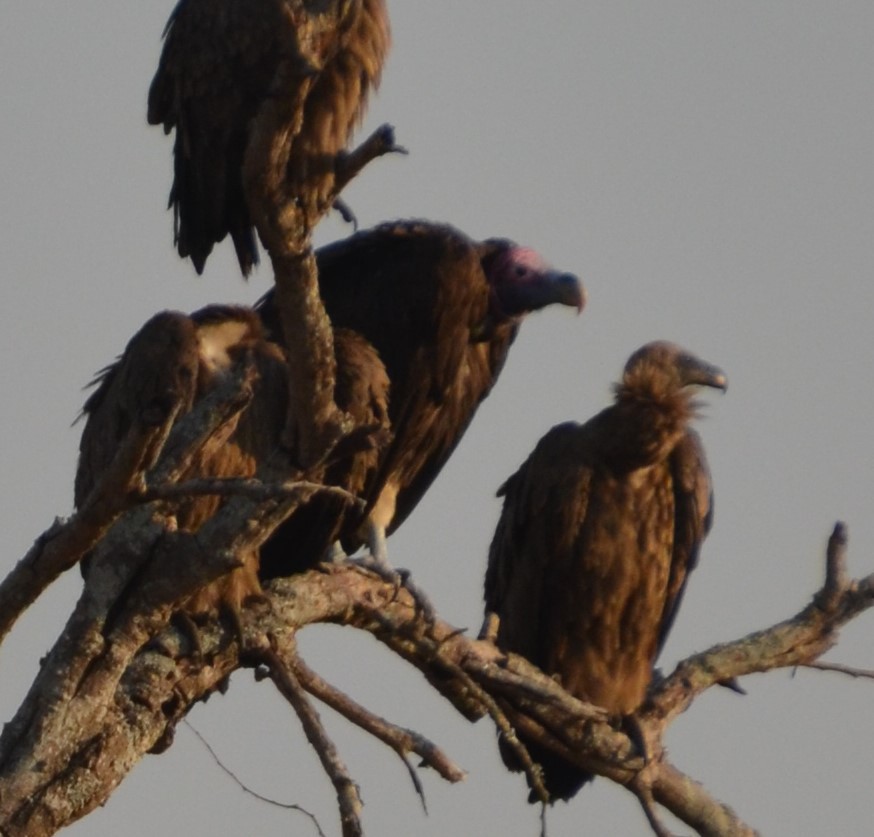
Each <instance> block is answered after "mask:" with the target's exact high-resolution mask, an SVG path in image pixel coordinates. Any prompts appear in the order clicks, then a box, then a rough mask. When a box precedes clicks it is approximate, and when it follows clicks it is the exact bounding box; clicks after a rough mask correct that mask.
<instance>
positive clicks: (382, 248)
mask: <svg viewBox="0 0 874 837" xmlns="http://www.w3.org/2000/svg"><path fill="white" fill-rule="evenodd" d="M316 258H317V262H318V273H319V288H320V292H321V296H322V300H323V302H324V304H325V309H326V311H327V313H328V316H329V318H330V319H331V322H332V323H333V324H334V327H335V328H346V329H350V330H352V331H354V332H355V333H356V334H359V335H360V336H361V337H362V338H363V339H364V340H366V341H367V342H368V343H370V344H371V345H372V346H373V347H374V348H375V350H376V351H377V352H378V353H379V357H380V358H381V360H382V362H383V364H384V365H385V370H386V372H387V374H388V379H389V410H388V411H389V420H390V425H391V433H392V437H391V442H390V443H389V444H388V445H387V446H386V447H385V448H383V449H381V450H380V452H379V457H378V463H377V465H376V467H375V468H374V469H372V470H371V471H370V472H369V473H368V475H367V477H366V479H365V480H364V485H363V489H362V496H363V498H364V499H365V500H366V502H367V517H366V520H365V521H363V525H362V524H361V523H359V525H356V526H351V525H349V526H346V527H344V529H343V530H342V532H341V533H340V534H341V541H342V543H343V546H344V547H345V548H346V550H347V551H351V550H354V549H356V548H358V546H360V545H362V544H363V543H367V544H368V545H369V546H370V547H371V552H372V554H373V556H374V558H375V559H377V561H378V562H379V563H381V564H382V565H383V566H387V562H386V560H385V559H386V553H385V535H386V534H391V532H393V531H394V530H395V529H397V527H398V526H400V524H401V523H403V521H404V520H405V519H406V518H407V516H408V515H409V514H410V512H412V510H413V509H414V508H415V506H416V504H417V503H418V502H419V500H420V499H421V498H422V496H423V495H424V493H425V492H426V491H427V489H428V487H429V486H430V485H431V483H432V481H433V480H434V478H435V477H436V476H437V474H438V473H439V471H440V469H441V468H442V467H443V465H444V464H445V463H446V461H447V459H448V458H449V456H450V455H451V454H452V451H453V450H454V449H455V446H456V445H457V444H458V442H459V440H460V439H461V437H462V435H463V434H464V431H465V430H466V429H467V426H468V424H469V423H470V421H471V419H472V418H473V415H474V413H475V412H476V410H477V407H478V406H479V404H480V402H481V401H482V400H483V399H484V398H485V397H486V396H487V395H488V394H489V392H490V391H491V389H492V387H493V386H494V384H495V381H496V380H497V377H498V375H499V374H500V371H501V369H502V367H503V365H504V361H505V360H506V357H507V352H508V351H509V349H510V345H511V343H512V342H513V339H514V338H515V336H516V333H517V331H518V328H519V325H520V323H521V322H522V320H523V319H524V317H525V315H526V314H528V313H529V312H531V311H536V310H538V309H540V308H543V307H545V306H547V305H551V304H552V303H561V304H563V305H569V306H573V307H575V308H577V309H578V310H581V309H582V307H583V305H584V302H585V293H584V290H583V286H582V284H581V283H580V281H579V279H577V277H576V276H573V275H572V274H569V273H561V272H559V271H556V270H553V269H551V268H550V267H549V266H548V265H547V264H546V263H545V262H544V260H543V259H542V257H541V256H539V255H538V254H537V253H535V252H534V251H533V250H531V249H529V248H526V247H520V246H519V245H516V244H514V243H513V242H511V241H507V240H505V239H489V240H487V241H483V242H477V241H473V240H471V239H470V238H468V237H467V236H466V235H464V234H463V233H461V232H459V231H458V230H456V229H454V228H452V227H450V226H448V225H443V224H433V223H426V222H422V221H408V222H396V223H389V224H384V225H382V226H378V227H375V228H374V229H372V230H367V231H363V232H360V233H357V234H355V235H353V236H351V237H349V238H348V239H345V240H343V241H339V242H337V243H335V244H331V245H328V246H326V247H323V248H321V249H320V250H319V251H318V252H317V254H316ZM257 307H258V310H259V311H260V313H261V316H262V317H263V318H264V321H265V323H266V324H267V326H268V328H269V329H270V332H271V334H272V335H273V336H274V337H275V339H281V337H280V334H281V330H280V326H279V321H278V313H277V310H276V307H275V303H274V297H273V294H272V292H271V293H270V294H268V295H267V296H265V297H264V298H263V299H262V300H261V302H260V303H259V305H258V306H257ZM272 548H273V549H274V550H275V553H274V555H275V560H276V561H278V562H279V564H280V565H281V563H282V559H281V555H282V551H283V548H284V547H283V544H282V541H281V538H278V539H274V543H273V544H272ZM279 574H282V573H279Z"/></svg>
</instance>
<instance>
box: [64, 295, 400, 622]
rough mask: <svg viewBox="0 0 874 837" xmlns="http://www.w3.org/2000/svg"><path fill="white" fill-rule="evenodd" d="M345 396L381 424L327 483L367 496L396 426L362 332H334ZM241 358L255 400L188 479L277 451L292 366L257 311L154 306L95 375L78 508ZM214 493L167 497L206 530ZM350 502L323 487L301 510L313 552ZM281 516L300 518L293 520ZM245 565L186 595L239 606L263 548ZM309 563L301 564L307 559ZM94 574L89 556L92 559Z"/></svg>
mask: <svg viewBox="0 0 874 837" xmlns="http://www.w3.org/2000/svg"><path fill="white" fill-rule="evenodd" d="M334 345H335V351H336V354H337V363H338V372H337V389H336V397H337V400H338V402H339V405H340V407H341V408H342V409H344V410H346V411H347V412H349V413H350V414H351V415H352V417H353V418H354V419H355V421H356V422H357V423H358V424H359V425H363V426H365V427H370V428H373V430H374V431H375V432H374V434H373V436H372V438H373V439H374V445H373V446H372V447H370V448H361V447H359V448H356V449H355V450H354V451H352V452H350V453H349V454H348V455H347V456H346V457H345V458H343V459H342V460H335V461H334V462H333V464H332V465H330V466H329V468H328V471H327V474H326V481H327V482H331V483H334V484H337V485H341V486H342V487H344V488H346V489H347V490H349V491H350V492H352V493H359V492H360V490H361V487H362V485H363V475H364V474H367V473H368V472H369V471H370V470H372V468H373V467H374V465H375V461H376V449H377V448H376V445H377V444H378V442H379V441H380V440H381V439H382V438H383V437H384V436H385V434H386V433H387V422H388V418H387V403H386V399H387V397H388V379H387V378H386V375H385V370H384V369H383V367H382V364H381V363H380V361H379V357H378V356H377V355H376V352H375V351H374V350H373V348H372V347H371V346H369V345H368V344H367V343H366V342H365V341H364V340H362V339H361V337H360V336H359V335H357V334H355V333H353V332H350V331H348V330H344V329H337V330H335V334H334ZM238 361H245V362H248V363H251V364H252V365H253V367H254V372H255V375H254V381H253V387H252V389H253V391H252V396H251V399H250V401H249V403H248V404H247V406H246V407H245V408H244V409H243V410H242V411H241V412H240V413H239V414H238V415H237V416H236V417H235V418H234V419H233V420H232V421H231V422H230V423H229V424H228V425H227V426H225V427H223V428H222V430H221V431H219V432H218V433H216V434H215V435H214V437H213V438H211V439H210V440H209V441H208V442H207V443H206V444H205V445H204V446H203V447H202V448H201V449H199V450H198V451H197V453H196V455H195V456H194V458H193V459H192V461H191V462H190V464H189V465H188V466H187V468H186V471H185V472H184V473H183V474H181V476H180V479H181V480H190V479H197V478H207V479H208V478H233V477H252V476H254V475H255V473H256V471H257V470H258V468H259V466H260V465H262V464H263V463H265V462H266V461H267V460H268V459H269V458H270V456H271V455H272V454H273V453H274V452H275V451H276V450H277V449H278V447H279V440H280V434H281V431H282V428H283V425H284V421H285V415H286V402H287V398H288V388H287V387H288V384H287V381H288V374H287V368H286V357H285V354H284V352H283V351H282V349H281V348H280V347H279V346H278V345H277V344H276V343H272V342H270V341H269V340H267V339H266V338H265V334H264V328H263V326H262V324H261V320H260V318H259V317H258V316H257V314H255V312H253V311H252V309H249V308H242V307H231V306H220V305H213V306H209V307H207V308H205V309H203V310H201V311H198V312H196V313H194V314H192V315H190V316H188V315H185V314H181V313H178V312H163V313H161V314H157V315H156V316H155V317H153V318H152V319H151V320H149V322H148V323H146V325H145V326H143V328H142V329H141V330H140V331H139V332H138V333H137V334H136V335H135V336H134V337H133V339H132V340H131V341H130V342H129V344H128V346H127V348H126V349H125V351H124V353H123V354H122V356H121V357H120V358H119V360H118V361H117V362H116V363H114V364H112V365H111V366H108V367H107V368H106V369H104V370H103V371H102V372H101V373H100V374H99V375H98V377H97V380H96V381H95V383H96V384H97V388H96V390H95V391H94V392H93V393H92V395H91V396H90V397H89V399H88V400H87V402H86V403H85V406H84V409H83V413H84V415H85V417H86V419H87V421H86V424H85V428H84V430H83V432H82V439H81V442H80V447H79V466H78V470H77V473H76V484H75V502H76V506H77V508H81V507H82V505H83V504H84V502H85V500H86V499H87V498H88V496H89V494H90V492H91V491H92V490H93V489H94V488H95V486H96V485H97V484H98V483H99V481H100V479H101V477H102V476H103V475H104V474H105V473H106V471H107V469H108V468H109V467H110V465H111V464H112V462H113V459H114V457H115V456H116V454H117V452H118V450H119V449H120V447H121V445H122V444H123V442H124V441H125V438H126V436H127V434H128V433H129V432H131V430H132V429H134V428H135V427H136V426H137V425H140V426H142V425H149V424H159V423H161V422H163V421H165V420H167V419H168V417H169V419H170V420H171V421H172V420H174V415H175V416H179V415H181V414H184V413H186V412H188V411H189V410H190V409H191V408H192V406H193V405H194V404H195V403H196V402H197V400H198V399H200V398H202V397H204V396H205V395H206V394H207V393H208V392H210V391H211V390H212V389H213V388H214V387H215V386H216V385H217V384H218V383H219V382H220V380H221V378H222V376H224V375H226V374H227V373H228V370H229V369H230V368H231V366H232V364H234V363H236V362H238ZM221 503H222V500H221V498H220V497H217V496H215V495H206V496H192V497H190V498H188V499H184V500H177V501H173V502H172V503H171V502H169V501H167V502H165V503H164V506H165V509H166V511H167V512H168V513H171V514H173V516H174V517H175V518H176V523H177V525H178V527H179V528H180V529H182V530H186V531H191V532H193V531H197V529H198V528H199V527H200V526H202V525H203V524H204V523H205V522H206V521H207V520H208V519H209V518H210V517H211V516H212V515H213V514H215V512H216V510H217V509H218V508H219V506H220V505H221ZM348 508H349V506H348V504H344V503H343V501H342V500H338V499H337V498H335V497H330V496H326V495H318V494H317V495H315V496H314V497H313V498H312V499H311V500H309V501H308V502H307V503H305V504H303V505H302V506H300V507H299V508H298V509H297V510H296V511H295V512H294V514H293V515H292V518H291V519H292V520H295V519H296V516H297V515H300V516H301V519H302V520H304V521H306V524H302V523H301V522H300V521H298V522H296V523H295V524H293V525H294V526H295V527H296V529H295V530H294V531H298V532H303V533H305V535H306V540H305V541H303V543H302V546H303V547H304V548H306V551H307V554H313V555H315V556H317V557H318V556H319V555H320V554H321V553H322V552H324V551H325V550H326V549H327V548H328V547H329V546H330V545H331V543H332V542H333V541H334V540H335V539H336V538H337V537H338V534H339V527H340V525H341V524H342V522H343V520H344V515H345V514H346V513H347V511H348ZM284 525H292V524H289V523H288V522H286V524H284ZM241 558H242V561H243V566H242V567H241V568H239V569H237V570H234V571H233V572H232V573H230V574H229V575H228V576H226V577H224V578H222V579H220V580H219V581H218V582H216V583H214V584H212V585H210V586H209V587H208V588H206V589H205V590H203V591H202V592H201V593H199V594H197V595H196V596H195V597H194V599H193V600H190V601H188V602H186V603H185V605H184V609H185V611H186V612H187V613H189V614H193V615H198V614H202V613H207V612H212V611H215V610H217V609H218V608H219V607H225V608H226V609H227V610H229V611H230V612H231V614H232V615H233V614H236V613H237V611H238V610H239V607H240V605H241V604H242V602H243V600H244V599H245V598H247V597H248V596H251V595H257V594H259V593H260V591H261V588H260V584H259V581H258V568H259V555H258V550H253V552H252V553H251V554H249V555H244V556H241ZM301 568H302V567H301ZM83 569H84V571H85V572H86V574H87V565H84V566H83Z"/></svg>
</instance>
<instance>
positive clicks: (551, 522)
mask: <svg viewBox="0 0 874 837" xmlns="http://www.w3.org/2000/svg"><path fill="white" fill-rule="evenodd" d="M584 432H585V431H584V429H583V428H581V426H580V425H578V424H576V423H575V422H566V423H564V424H560V425H557V426H556V427H553V428H552V430H550V431H549V432H548V433H547V434H546V435H545V436H544V437H543V438H542V439H541V440H540V441H539V442H538V443H537V446H536V447H535V448H534V450H533V451H532V453H531V455H530V456H529V457H528V459H527V460H526V461H525V463H524V464H523V465H522V467H521V468H519V470H518V471H516V473H515V474H513V476H511V477H510V478H509V479H508V480H507V481H506V482H505V483H504V485H503V486H501V488H500V489H499V492H498V493H499V495H503V496H504V507H503V510H502V512H501V517H500V520H499V521H498V526H497V529H496V531H495V536H494V538H493V540H492V544H491V548H490V550H489V563H488V569H487V570H486V581H485V600H486V610H487V611H490V612H493V613H499V614H500V619H501V621H500V627H499V632H498V644H499V645H500V646H501V647H502V648H504V649H505V650H508V651H514V652H515V653H518V654H522V655H523V656H524V657H526V658H527V659H529V660H531V661H532V662H533V663H534V664H535V665H539V666H543V667H545V666H546V665H547V664H548V662H549V658H550V656H551V647H552V642H551V640H552V639H553V638H552V637H550V636H549V632H550V628H551V619H550V616H549V614H550V613H551V610H552V598H553V590H554V589H555V588H556V587H557V586H561V585H562V584H564V579H566V578H567V574H568V572H569V568H568V566H567V564H568V562H569V561H570V560H571V559H572V556H573V551H574V546H575V544H576V540H577V538H578V536H579V532H580V530H581V529H582V527H583V524H584V522H585V519H586V513H587V510H588V505H589V491H590V488H591V483H592V469H591V467H590V466H589V464H588V463H587V461H586V458H585V457H582V458H580V457H574V456H573V453H574V452H576V451H578V450H579V449H580V448H581V434H582V433H584Z"/></svg>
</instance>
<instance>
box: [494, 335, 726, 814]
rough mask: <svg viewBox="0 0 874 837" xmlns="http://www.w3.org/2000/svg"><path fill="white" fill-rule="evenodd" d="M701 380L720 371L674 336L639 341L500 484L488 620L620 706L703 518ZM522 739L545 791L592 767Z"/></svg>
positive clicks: (642, 672) (632, 695) (516, 646)
mask: <svg viewBox="0 0 874 837" xmlns="http://www.w3.org/2000/svg"><path fill="white" fill-rule="evenodd" d="M700 386H706V387H716V388H718V389H722V390H724V389H726V386H727V380H726V377H725V375H724V374H723V373H722V372H721V371H720V370H719V369H717V368H716V367H715V366H711V365H710V364H708V363H705V362H703V361H701V360H699V359H698V358H696V357H695V356H693V355H691V354H689V353H688V352H685V351H683V350H682V349H680V348H679V347H677V346H676V345H673V344H671V343H666V342H656V343H650V344H647V345H646V346H644V347H643V348H641V349H639V350H638V351H636V352H635V353H634V354H633V355H632V356H631V358H630V359H629V361H628V363H627V365H626V367H625V371H624V374H623V376H622V380H621V381H620V382H619V383H618V384H617V385H616V388H615V402H614V403H613V405H612V406H610V407H608V408H607V409H605V410H603V411H602V412H600V413H599V414H598V415H596V416H594V417H593V418H591V419H590V420H589V421H587V422H586V423H585V424H582V425H580V424H576V423H574V422H568V423H565V424H560V425H557V426H556V427H553V428H552V430H550V431H549V432H548V433H547V434H546V435H545V436H544V437H543V438H542V439H541V440H540V441H539V442H538V444H537V446H536V447H535V449H534V451H533V452H532V453H531V455H530V456H529V457H528V459H527V460H526V461H525V463H524V464H523V465H522V467H521V468H519V470H518V471H517V472H516V473H515V474H513V475H512V476H511V477H510V478H509V479H508V480H507V481H506V482H505V483H504V485H503V486H502V487H501V489H500V490H499V492H498V494H499V496H503V498H504V505H503V511H502V514H501V517H500V520H499V522H498V526H497V530H496V531H495V535H494V539H493V540H492V544H491V549H490V551H489V560H488V569H487V572H486V578H485V609H486V629H485V630H484V634H485V635H487V636H490V637H491V638H493V639H495V641H496V642H497V645H498V647H499V648H501V649H502V650H504V651H512V652H515V653H517V654H520V655H522V656H524V657H526V658H527V659H529V660H530V661H531V662H533V663H534V664H535V665H537V666H539V667H540V668H541V669H542V670H543V671H544V672H546V673H548V674H550V675H554V676H555V677H556V678H557V679H558V680H559V681H560V682H561V684H562V685H563V687H564V688H565V689H566V690H567V691H569V692H570V693H571V694H573V695H575V696H576V697H578V698H579V699H581V700H584V701H588V702H590V703H593V704H597V705H598V706H601V707H603V708H604V709H606V710H607V711H608V712H609V713H610V714H611V715H613V716H615V717H617V718H622V717H623V716H627V715H630V714H631V713H633V712H634V711H635V710H636V709H637V708H638V707H639V706H640V705H641V703H642V701H643V700H644V697H645V695H646V692H647V688H648V686H649V684H650V681H651V677H652V671H653V664H654V662H655V659H656V657H657V656H658V654H659V651H660V650H661V648H662V646H663V645H664V642H665V638H666V636H667V634H668V631H669V630H670V627H671V625H672V623H673V621H674V617H675V615H676V613H677V608H678V606H679V603H680V600H681V598H682V595H683V591H684V589H685V586H686V580H687V578H688V575H689V573H690V572H691V570H692V569H693V567H694V566H695V564H696V562H697V561H698V553H699V550H700V548H701V544H702V542H703V540H704V538H705V536H706V535H707V533H708V531H709V529H710V525H711V519H712V508H713V506H712V492H711V485H710V475H709V471H708V467H707V461H706V459H705V456H704V450H703V448H702V445H701V440H700V438H699V436H698V434H697V433H696V432H695V431H694V430H692V429H691V428H690V427H689V423H690V421H691V420H692V419H693V418H694V417H695V415H696V409H697V406H698V405H697V403H696V402H695V401H694V400H693V399H694V394H695V390H696V387H700ZM522 741H523V743H525V741H524V738H523V739H522ZM500 743H501V745H502V746H501V754H502V756H503V758H504V761H505V763H506V764H507V766H508V767H510V768H511V769H514V770H518V769H519V765H518V762H517V759H516V757H515V754H514V753H513V751H512V750H511V748H510V747H509V746H508V745H507V744H506V742H504V741H501V742H500ZM529 752H530V754H531V756H532V758H533V759H534V761H535V762H539V763H540V764H541V766H542V768H543V778H544V784H545V786H546V788H547V790H548V792H549V794H550V797H551V799H552V800H555V799H569V798H570V797H571V796H573V795H574V794H575V793H576V792H577V791H578V790H579V788H580V787H581V786H582V785H583V783H584V782H586V781H587V780H588V779H590V778H591V775H590V774H587V773H586V772H585V771H583V770H582V769H580V768H579V767H577V766H575V765H572V764H569V763H567V762H566V761H564V760H562V759H561V758H560V757H558V756H557V755H554V754H552V753H551V752H549V751H548V750H546V749H543V748H540V747H538V746H537V745H536V744H533V743H531V744H530V745H529ZM532 801H533V800H532Z"/></svg>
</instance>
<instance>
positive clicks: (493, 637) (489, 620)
mask: <svg viewBox="0 0 874 837" xmlns="http://www.w3.org/2000/svg"><path fill="white" fill-rule="evenodd" d="M500 626H501V617H500V616H498V614H497V613H495V612H494V611H489V612H488V613H486V616H485V619H483V624H482V627H481V628H480V629H479V636H477V639H481V640H484V641H485V642H491V643H495V642H497V639H498V628H499V627H500Z"/></svg>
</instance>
